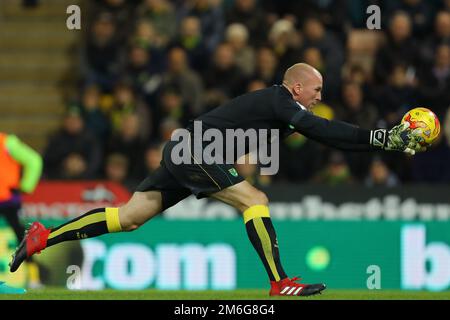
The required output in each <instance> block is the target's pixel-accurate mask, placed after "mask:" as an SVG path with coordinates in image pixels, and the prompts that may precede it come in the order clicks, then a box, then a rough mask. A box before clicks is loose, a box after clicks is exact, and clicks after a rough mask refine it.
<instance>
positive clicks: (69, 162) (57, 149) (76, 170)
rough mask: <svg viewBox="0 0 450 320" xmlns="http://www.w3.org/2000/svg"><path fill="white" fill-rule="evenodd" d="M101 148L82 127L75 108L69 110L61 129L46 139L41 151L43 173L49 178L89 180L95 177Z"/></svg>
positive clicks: (77, 110) (82, 124)
mask: <svg viewBox="0 0 450 320" xmlns="http://www.w3.org/2000/svg"><path fill="white" fill-rule="evenodd" d="M100 150H101V148H100V146H99V143H98V141H97V139H96V138H95V136H94V135H93V134H92V133H91V132H90V131H89V130H87V129H85V128H84V122H83V118H82V117H81V112H80V110H79V109H78V108H70V109H69V110H68V111H67V113H66V115H65V117H64V122H63V126H62V129H61V130H59V131H58V132H57V133H55V134H54V135H53V136H52V137H51V138H50V140H49V143H48V145H47V147H46V149H45V152H44V173H45V175H46V177H47V178H50V179H92V178H95V177H97V174H98V172H99V168H100V162H101V151H100Z"/></svg>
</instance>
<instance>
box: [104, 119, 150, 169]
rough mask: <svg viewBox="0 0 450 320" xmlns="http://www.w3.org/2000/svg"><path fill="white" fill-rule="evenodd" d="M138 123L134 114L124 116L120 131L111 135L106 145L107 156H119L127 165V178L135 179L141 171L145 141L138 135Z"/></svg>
mask: <svg viewBox="0 0 450 320" xmlns="http://www.w3.org/2000/svg"><path fill="white" fill-rule="evenodd" d="M140 128H141V125H140V121H139V116H138V115H137V114H136V113H128V114H124V115H123V118H122V121H121V123H120V129H119V130H118V131H117V132H115V133H114V134H113V136H112V137H111V140H110V141H109V143H108V147H107V152H108V155H109V154H121V155H123V156H124V157H125V158H127V161H128V163H129V164H132V167H131V168H130V169H131V170H130V172H129V177H130V178H137V177H139V176H140V174H141V172H142V171H143V169H142V168H143V160H142V155H143V153H144V147H145V145H146V143H147V140H146V139H144V138H143V137H142V136H141V135H140Z"/></svg>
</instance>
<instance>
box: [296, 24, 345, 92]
mask: <svg viewBox="0 0 450 320" xmlns="http://www.w3.org/2000/svg"><path fill="white" fill-rule="evenodd" d="M302 23H303V28H302V30H303V35H304V37H303V43H302V47H303V49H306V48H309V47H315V48H317V49H319V50H320V53H321V54H322V57H323V61H324V63H325V65H326V66H327V68H326V75H327V85H326V86H325V87H324V89H325V90H326V91H325V92H324V97H325V98H326V99H328V100H332V99H334V98H336V97H337V96H338V94H339V92H338V90H337V89H338V86H337V84H338V83H339V81H340V79H341V69H342V66H343V65H344V60H345V55H344V47H343V45H342V43H341V42H340V41H339V38H337V37H336V35H335V34H333V33H331V32H329V31H328V30H327V29H325V26H324V24H323V23H322V22H321V21H320V20H319V19H318V18H315V17H309V18H306V19H305V20H304V21H302Z"/></svg>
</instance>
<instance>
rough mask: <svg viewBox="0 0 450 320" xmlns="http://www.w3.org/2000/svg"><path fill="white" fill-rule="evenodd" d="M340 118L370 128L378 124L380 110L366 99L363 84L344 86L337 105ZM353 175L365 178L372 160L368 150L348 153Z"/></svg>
mask: <svg viewBox="0 0 450 320" xmlns="http://www.w3.org/2000/svg"><path fill="white" fill-rule="evenodd" d="M336 117H337V119H339V120H342V121H345V122H349V123H353V124H355V125H357V126H359V127H361V128H365V129H370V128H374V127H376V126H377V120H378V112H377V109H376V107H375V106H374V105H372V104H371V103H369V102H367V101H366V100H365V99H364V93H363V91H362V89H361V86H360V85H359V84H357V83H355V82H346V83H344V85H343V87H342V101H341V103H340V104H338V105H337V107H336ZM345 157H346V159H347V162H348V165H349V167H350V170H351V173H352V175H353V176H354V177H355V178H357V179H359V180H363V179H364V178H365V176H366V174H367V169H368V167H369V163H370V161H371V154H370V153H367V152H353V153H351V152H350V153H346V154H345Z"/></svg>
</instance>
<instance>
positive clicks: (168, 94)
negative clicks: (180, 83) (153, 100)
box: [155, 87, 192, 127]
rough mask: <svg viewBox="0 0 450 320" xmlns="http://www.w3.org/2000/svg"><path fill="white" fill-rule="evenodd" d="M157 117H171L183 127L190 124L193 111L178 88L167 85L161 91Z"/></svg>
mask: <svg viewBox="0 0 450 320" xmlns="http://www.w3.org/2000/svg"><path fill="white" fill-rule="evenodd" d="M156 118H157V119H164V118H171V119H174V120H177V121H179V122H180V123H181V125H182V126H183V127H184V126H186V125H187V124H188V121H189V120H190V119H191V118H192V111H191V110H190V108H189V105H188V104H186V102H185V101H184V100H183V97H182V96H181V92H180V90H179V89H178V88H176V87H165V88H164V90H163V91H162V92H161V94H160V99H159V104H158V113H157V116H156ZM158 122H159V121H158ZM155 125H157V123H155Z"/></svg>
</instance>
